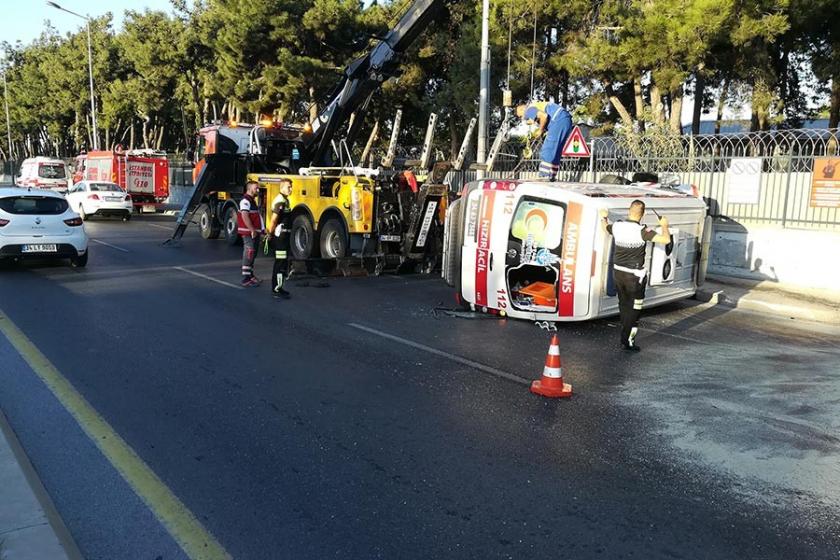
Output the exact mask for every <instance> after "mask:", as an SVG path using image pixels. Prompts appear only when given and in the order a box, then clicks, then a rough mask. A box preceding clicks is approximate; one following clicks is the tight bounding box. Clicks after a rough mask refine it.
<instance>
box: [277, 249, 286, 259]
mask: <svg viewBox="0 0 840 560" xmlns="http://www.w3.org/2000/svg"><path fill="white" fill-rule="evenodd" d="M286 255H287V253H286V251H274V258H275V259H285V258H286Z"/></svg>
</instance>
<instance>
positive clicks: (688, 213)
mask: <svg viewBox="0 0 840 560" xmlns="http://www.w3.org/2000/svg"><path fill="white" fill-rule="evenodd" d="M461 194H462V196H461V198H460V199H459V200H457V201H455V203H453V204H452V206H451V207H450V209H449V211H448V213H447V219H446V230H445V243H444V264H443V276H444V278H445V279H446V281H447V283H449V285H450V286H453V287H455V288H456V289H457V290H458V293H457V296H456V297H457V299H458V300H459V302H460V303H462V304H463V305H465V306H469V307H471V308H473V309H476V310H478V311H483V312H488V313H498V314H501V315H506V316H509V317H513V318H519V319H528V320H532V321H582V320H586V319H592V318H596V317H604V316H608V315H615V314H617V313H618V299H617V297H616V292H615V288H614V286H613V281H612V273H611V269H612V237H611V236H610V235H609V234H608V233H607V232H606V231H605V229H604V228H603V226H602V225H601V223H600V222H601V219H600V217H599V211H600V210H601V209H602V208H604V209H607V210H608V211H609V213H610V221H616V220H619V219H622V218H626V217H627V211H628V209H629V207H630V203H631V202H632V201H633V200H636V199H640V200H643V201H644V202H645V205H646V206H647V211H646V213H645V217H644V220H643V223H645V224H649V225H650V226H651V227H657V224H658V219H657V217H656V215H655V213H654V211H656V212H658V213H659V214H660V215H662V216H666V217H667V218H668V221H669V229H670V232H671V239H672V243H670V244H668V245H663V244H655V245H652V244H650V243H649V244H648V248H647V255H646V260H645V262H646V268H647V270H648V273H649V275H648V288H647V291H646V296H645V307H651V306H654V305H660V304H663V303H667V302H670V301H674V300H678V299H682V298H686V297H690V296H692V295H694V293H695V291H696V290H697V286H698V285H699V283H702V282H703V280H704V279H705V274H706V263H707V260H708V246H709V236H710V234H711V221H710V219H707V216H706V206H705V204H704V203H703V201H702V200H701V199H699V198H697V197H695V196H692V195H691V194H687V193H685V192H682V191H680V190H677V189H674V188H671V187H662V186H657V185H652V186H651V185H606V184H594V183H549V182H541V181H528V180H519V181H507V180H484V181H474V182H472V183H469V184H467V185H466V186H465V187H464V190H463V191H462V193H461Z"/></svg>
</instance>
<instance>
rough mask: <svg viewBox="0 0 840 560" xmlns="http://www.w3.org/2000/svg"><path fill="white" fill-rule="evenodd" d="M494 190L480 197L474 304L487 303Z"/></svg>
mask: <svg viewBox="0 0 840 560" xmlns="http://www.w3.org/2000/svg"><path fill="white" fill-rule="evenodd" d="M495 198H496V193H495V192H494V191H488V192H485V193H484V194H483V196H482V197H481V204H482V208H481V218H480V219H479V221H478V244H477V246H476V249H475V304H476V305H482V306H484V305H487V267H488V265H489V261H490V222H491V220H492V219H493V201H494V200H495Z"/></svg>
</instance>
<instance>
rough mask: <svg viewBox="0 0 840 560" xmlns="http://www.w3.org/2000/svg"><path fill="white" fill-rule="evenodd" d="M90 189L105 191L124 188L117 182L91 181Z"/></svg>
mask: <svg viewBox="0 0 840 560" xmlns="http://www.w3.org/2000/svg"><path fill="white" fill-rule="evenodd" d="M90 190H91V191H105V192H122V189H121V188H120V186H119V185H117V184H116V183H91V184H90Z"/></svg>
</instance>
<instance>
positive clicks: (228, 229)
mask: <svg viewBox="0 0 840 560" xmlns="http://www.w3.org/2000/svg"><path fill="white" fill-rule="evenodd" d="M238 229H239V225H238V224H237V223H236V210H234V209H233V208H228V209H227V211H226V212H225V241H227V242H228V245H238V244H239V243H241V241H242V238H241V237H239V232H238V231H237V230H238Z"/></svg>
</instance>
